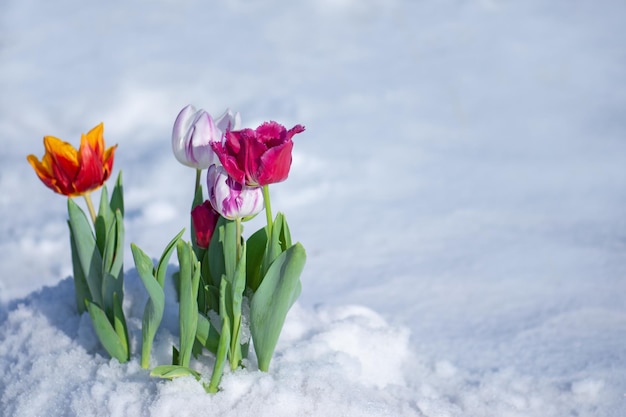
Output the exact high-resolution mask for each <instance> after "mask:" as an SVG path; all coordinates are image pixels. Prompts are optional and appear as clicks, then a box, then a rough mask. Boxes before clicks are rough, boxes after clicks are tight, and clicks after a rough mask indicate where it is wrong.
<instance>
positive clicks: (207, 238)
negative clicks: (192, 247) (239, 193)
mask: <svg viewBox="0 0 626 417" xmlns="http://www.w3.org/2000/svg"><path fill="white" fill-rule="evenodd" d="M219 217H220V214H219V213H218V212H217V211H215V210H214V209H213V206H211V203H210V202H209V201H208V200H207V201H205V202H204V203H202V204H199V205H197V206H196V207H194V209H193V210H192V211H191V221H192V222H193V228H194V230H195V233H196V245H197V246H198V247H200V248H203V249H206V248H208V247H209V243H211V236H213V231H214V230H215V225H217V221H218V219H219Z"/></svg>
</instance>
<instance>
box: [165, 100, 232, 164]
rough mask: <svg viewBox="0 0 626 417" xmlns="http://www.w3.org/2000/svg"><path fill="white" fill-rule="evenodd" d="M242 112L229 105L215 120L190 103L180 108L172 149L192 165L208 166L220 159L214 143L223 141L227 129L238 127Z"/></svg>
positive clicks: (177, 155)
mask: <svg viewBox="0 0 626 417" xmlns="http://www.w3.org/2000/svg"><path fill="white" fill-rule="evenodd" d="M239 123H240V117H239V113H233V112H232V111H231V110H230V109H227V110H226V112H225V113H224V114H223V115H221V116H220V117H219V118H218V119H217V120H213V118H212V117H211V115H210V114H209V113H207V112H206V111H204V110H196V108H195V107H194V106H192V105H191V104H190V105H188V106H186V107H185V108H183V109H182V110H181V112H180V113H179V114H178V116H177V117H176V121H175V122H174V128H173V130H172V150H173V151H174V156H175V157H176V159H178V161H179V162H180V163H181V164H183V165H187V166H189V167H192V168H196V169H206V168H208V167H209V166H210V165H212V164H214V163H216V162H217V158H216V156H215V153H214V152H213V150H212V149H211V144H212V143H221V142H222V139H223V137H224V133H225V132H227V131H229V130H230V129H234V128H236V127H238V124H239Z"/></svg>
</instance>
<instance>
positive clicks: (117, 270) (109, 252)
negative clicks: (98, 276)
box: [102, 210, 124, 316]
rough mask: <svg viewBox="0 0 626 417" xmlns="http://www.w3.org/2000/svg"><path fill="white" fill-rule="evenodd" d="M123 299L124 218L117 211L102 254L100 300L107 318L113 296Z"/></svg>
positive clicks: (111, 309)
mask: <svg viewBox="0 0 626 417" xmlns="http://www.w3.org/2000/svg"><path fill="white" fill-rule="evenodd" d="M114 293H117V294H118V297H120V299H121V300H123V299H124V218H123V217H122V213H121V212H120V211H119V210H117V211H116V212H115V217H114V218H113V220H112V221H111V224H110V227H109V230H108V231H107V233H106V238H105V246H104V253H103V254H102V298H103V302H104V310H105V312H106V313H107V315H108V316H111V313H112V311H113V294H114Z"/></svg>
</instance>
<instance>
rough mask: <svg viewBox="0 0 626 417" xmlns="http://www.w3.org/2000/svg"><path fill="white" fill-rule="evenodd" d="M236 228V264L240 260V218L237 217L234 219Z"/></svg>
mask: <svg viewBox="0 0 626 417" xmlns="http://www.w3.org/2000/svg"><path fill="white" fill-rule="evenodd" d="M235 226H236V230H237V231H236V239H237V240H236V242H237V263H239V260H240V259H241V218H239V217H237V218H236V219H235Z"/></svg>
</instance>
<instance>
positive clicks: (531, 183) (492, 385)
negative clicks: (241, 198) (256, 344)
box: [0, 0, 626, 417]
mask: <svg viewBox="0 0 626 417" xmlns="http://www.w3.org/2000/svg"><path fill="white" fill-rule="evenodd" d="M625 17H626V5H625V4H624V3H623V2H621V1H618V0H605V1H603V2H600V3H599V2H587V1H582V0H579V1H565V0H554V1H551V2H542V1H540V0H529V1H512V0H510V1H504V0H475V1H474V0H440V1H435V0H429V1H426V0H424V1H411V0H391V1H390V0H386V1H382V0H378V1H377V0H365V1H350V0H342V1H329V0H328V1H323V2H322V1H302V2H286V1H280V0H270V1H267V2H263V3H261V2H252V1H244V0H228V1H224V2H220V3H219V4H217V3H215V4H213V3H208V2H201V1H198V0H186V1H179V0H177V1H168V0H160V1H153V2H147V1H142V0H133V1H120V0H113V1H109V2H106V3H101V2H78V1H76V0H60V1H56V2H38V1H36V0H20V1H17V0H9V1H5V2H3V3H2V4H1V5H0V34H1V36H0V39H1V42H0V57H1V58H0V59H1V60H0V63H1V65H0V86H1V88H2V91H3V94H2V96H1V97H0V138H2V139H0V140H1V141H2V145H3V146H2V148H3V149H2V152H0V162H1V163H2V167H3V169H2V170H1V171H0V190H1V192H0V236H1V237H0V264H1V265H2V270H0V415H1V416H36V415H46V416H72V415H76V416H78V415H80V416H98V415H103V416H104V415H107V416H144V415H145V416H155V417H156V416H168V415H177V416H186V415H189V416H191V415H194V416H195V415H198V414H202V415H224V416H229V415H237V416H244V417H245V416H265V415H267V416H270V415H271V416H300V415H315V416H335V415H337V416H339V415H342V416H429V417H430V416H433V417H434V416H437V417H443V416H524V417H526V416H537V417H549V416H555V417H556V416H558V417H562V416H608V417H621V416H624V415H626V397H625V394H626V348H625V346H626V343H625V342H626V302H625V301H624V296H625V294H626V237H625V236H626V217H625V215H624V207H625V206H626V193H625V192H624V190H626V175H625V174H626V172H625V170H624V166H626V142H625V141H624V133H626V125H625V123H624V117H623V109H624V108H625V104H626V87H624V83H623V77H624V74H625V73H626V72H625V70H626V61H625V60H624V46H625V44H624V36H623V35H624V29H623V21H624V18H625ZM189 103H192V104H194V105H196V106H198V107H202V108H205V109H206V110H208V111H210V112H212V113H213V114H216V115H217V114H221V113H222V111H223V110H224V109H225V108H226V107H231V108H232V109H234V110H237V111H240V112H241V114H242V119H243V124H244V126H247V127H255V126H256V125H257V124H259V123H260V122H262V121H265V120H268V119H274V120H276V121H279V122H280V123H282V124H285V125H287V126H288V127H290V126H292V125H294V124H296V123H302V124H303V125H305V126H306V128H307V130H306V132H305V133H303V134H301V135H298V136H297V137H296V139H295V143H296V145H295V151H294V152H295V153H294V162H293V166H292V169H291V173H290V177H289V179H288V180H287V181H286V182H284V183H281V184H277V185H276V186H274V187H272V196H273V201H272V205H273V207H274V208H275V210H281V211H283V212H285V213H286V215H287V218H288V220H289V225H290V228H291V231H292V234H293V236H294V238H295V239H297V240H300V241H301V242H302V243H303V244H304V246H305V247H306V249H307V252H308V262H307V265H306V267H305V270H304V273H303V277H302V278H303V292H302V296H301V297H300V300H299V302H298V303H297V304H296V305H295V306H294V308H293V309H292V311H291V312H290V314H289V316H288V318H287V322H286V325H285V329H284V331H283V333H282V335H281V339H280V341H279V345H278V348H277V351H276V354H275V357H274V360H273V362H272V366H271V369H270V372H269V373H267V374H265V373H261V372H258V371H256V364H255V363H254V360H251V361H250V363H248V364H247V365H248V367H247V369H245V370H242V371H238V372H235V373H228V374H227V375H225V377H224V379H223V382H222V391H220V392H219V393H218V394H216V395H214V396H211V395H208V394H205V393H204V391H203V389H202V387H201V385H200V384H198V383H197V382H196V381H195V380H194V379H192V378H182V379H179V380H175V381H173V382H169V381H162V380H158V379H154V378H150V377H149V376H148V372H147V371H145V370H143V369H141V368H140V366H139V358H138V356H137V352H138V348H139V346H140V321H141V313H142V311H143V307H144V303H145V301H146V297H147V296H146V294H145V291H144V290H143V288H142V286H141V282H140V280H139V279H138V277H137V275H136V272H135V270H134V268H133V264H132V256H131V255H130V248H127V253H126V258H125V259H126V262H125V270H126V298H125V303H124V308H125V310H126V313H127V317H129V326H130V331H131V339H132V340H131V343H132V347H133V351H134V352H135V355H134V356H133V358H132V360H131V361H130V362H129V363H128V364H123V365H120V364H119V363H117V362H116V361H115V360H110V359H108V358H107V357H106V355H105V353H104V351H103V350H102V349H101V348H100V347H99V346H98V343H97V339H96V337H95V334H94V332H93V329H92V327H91V323H90V321H89V318H88V317H87V316H78V315H77V314H76V313H75V312H74V295H73V284H72V282H71V277H70V275H71V261H70V250H69V244H68V243H69V239H68V232H67V226H66V223H65V220H66V216H67V214H66V204H65V201H64V198H62V197H60V196H58V195H54V194H53V193H52V192H50V191H49V190H47V189H45V187H43V186H42V184H41V183H40V182H39V180H38V179H37V178H36V176H35V175H34V173H33V172H32V169H31V168H30V166H29V165H28V164H27V163H26V161H25V156H26V155H27V154H29V153H34V154H36V155H37V156H41V154H42V153H43V148H42V146H41V138H42V136H43V135H46V134H52V135H55V136H58V137H60V138H63V139H65V140H68V141H70V142H72V143H74V144H77V143H78V139H79V135H80V133H81V132H86V131H87V130H88V129H90V128H91V127H93V126H94V125H96V124H97V123H99V122H101V121H103V122H104V123H105V138H106V140H107V143H108V144H114V143H117V144H119V148H118V151H117V154H116V161H115V170H116V171H117V170H123V175H124V185H125V203H126V207H127V214H126V231H127V242H128V244H130V242H134V243H136V244H138V245H139V246H140V247H142V248H143V249H144V250H145V251H146V252H147V253H149V254H151V255H152V256H154V257H157V256H158V255H159V254H160V253H161V251H162V249H163V247H164V245H165V244H166V243H167V242H168V241H169V240H170V239H171V237H173V236H174V235H175V234H176V233H177V232H178V231H179V230H180V229H181V228H182V227H185V226H187V224H188V221H189V219H188V211H189V205H190V203H191V198H192V188H193V177H194V173H193V171H192V170H190V169H188V168H186V167H184V166H182V165H180V164H178V163H177V162H176V160H175V159H174V157H173V155H172V153H171V148H170V143H169V136H170V132H171V127H172V124H173V121H174V119H175V117H176V115H177V114H178V112H179V111H180V109H181V108H182V107H183V106H185V105H186V104H189ZM114 175H116V173H114ZM261 221H262V219H259V220H258V221H257V223H254V222H253V224H251V225H250V226H248V227H247V230H256V228H257V227H258V225H259V224H260V223H259V222H261ZM127 246H128V245H127ZM168 285H170V287H169V289H170V291H169V293H168V296H169V297H172V291H171V283H170V284H168ZM166 308H167V309H168V310H167V311H169V312H170V314H169V315H168V316H167V317H166V320H165V322H164V324H163V328H162V329H161V330H160V332H159V334H158V336H157V340H156V342H155V343H156V345H155V350H154V352H153V362H154V364H156V363H167V362H168V361H169V358H170V356H169V355H170V354H171V346H172V344H175V343H176V342H177V336H176V335H177V319H176V317H175V316H176V314H175V311H176V309H175V305H174V301H173V299H171V298H170V299H168V305H167V306H166ZM211 365H212V359H211V358H210V357H203V358H201V359H200V360H198V361H196V362H194V363H193V367H194V368H195V369H197V370H199V371H200V372H201V373H202V374H203V375H205V376H206V375H208V374H209V373H210V369H211Z"/></svg>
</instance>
